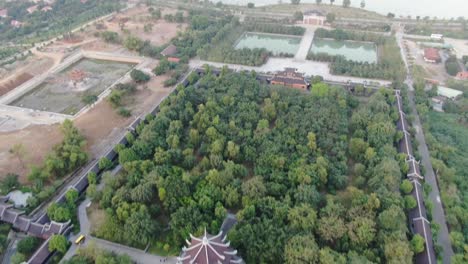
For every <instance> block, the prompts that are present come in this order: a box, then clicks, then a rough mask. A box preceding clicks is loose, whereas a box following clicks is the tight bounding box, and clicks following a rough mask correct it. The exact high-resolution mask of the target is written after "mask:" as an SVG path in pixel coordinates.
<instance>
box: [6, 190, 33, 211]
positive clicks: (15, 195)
mask: <svg viewBox="0 0 468 264" xmlns="http://www.w3.org/2000/svg"><path fill="white" fill-rule="evenodd" d="M31 196H32V194H31V193H30V192H28V193H23V192H22V191H20V190H16V191H12V192H10V193H9V194H7V198H8V199H9V200H10V201H12V202H13V204H14V205H15V207H16V208H22V207H25V206H27V205H28V198H29V197H31Z"/></svg>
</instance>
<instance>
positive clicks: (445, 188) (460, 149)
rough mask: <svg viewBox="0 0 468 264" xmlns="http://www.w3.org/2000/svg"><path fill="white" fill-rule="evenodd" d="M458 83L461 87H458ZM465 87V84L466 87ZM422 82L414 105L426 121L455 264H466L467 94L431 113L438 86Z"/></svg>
mask: <svg viewBox="0 0 468 264" xmlns="http://www.w3.org/2000/svg"><path fill="white" fill-rule="evenodd" d="M448 84H449V86H450V87H454V88H458V89H461V90H464V91H467V88H468V87H464V86H463V83H454V82H449V83H448ZM457 84H458V85H457ZM465 85H466V84H465ZM424 88H425V85H424V83H423V82H421V83H417V85H416V86H415V102H416V104H417V105H416V107H417V110H418V113H419V115H420V117H421V120H422V121H423V127H424V135H425V137H426V141H427V145H428V146H429V150H430V154H431V163H432V166H433V168H434V171H435V172H437V179H438V185H439V188H440V193H441V199H442V202H443V204H444V210H445V216H446V220H447V224H448V227H449V231H450V240H451V242H452V247H453V249H454V251H455V256H454V257H453V258H452V263H455V264H461V263H466V261H467V258H466V255H467V252H468V232H467V230H468V218H467V215H468V206H467V203H466V202H465V201H466V200H467V199H468V194H467V192H466V191H464V190H466V188H468V180H467V179H468V173H467V172H468V167H467V164H468V155H467V153H468V144H467V141H466V138H468V130H467V128H466V124H468V121H467V120H468V119H467V118H466V117H467V116H468V115H467V111H466V107H465V106H466V104H467V96H466V92H465V95H464V97H463V98H461V99H460V101H459V102H447V103H446V104H445V105H444V109H445V111H446V113H439V112H435V111H431V110H430V109H431V102H430V97H433V96H435V95H437V87H433V89H431V90H430V91H427V92H426V91H425V89H424Z"/></svg>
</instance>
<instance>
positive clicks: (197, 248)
mask: <svg viewBox="0 0 468 264" xmlns="http://www.w3.org/2000/svg"><path fill="white" fill-rule="evenodd" d="M190 238H191V241H186V242H187V246H188V247H183V248H182V253H181V256H180V257H178V258H177V260H178V261H177V263H179V264H228V263H232V264H234V263H244V262H243V260H242V259H241V258H240V257H238V256H237V250H234V249H232V248H231V247H230V246H229V244H230V243H229V242H226V236H223V232H219V234H218V235H216V236H212V235H209V234H207V233H206V230H205V234H204V235H203V237H201V238H197V237H194V236H192V235H190Z"/></svg>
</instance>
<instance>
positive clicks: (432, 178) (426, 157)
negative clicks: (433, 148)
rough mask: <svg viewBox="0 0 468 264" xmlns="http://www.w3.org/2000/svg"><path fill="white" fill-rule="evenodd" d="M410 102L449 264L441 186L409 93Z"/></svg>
mask: <svg viewBox="0 0 468 264" xmlns="http://www.w3.org/2000/svg"><path fill="white" fill-rule="evenodd" d="M411 84H412V83H411ZM409 101H410V106H411V111H412V113H413V116H414V120H413V127H414V128H415V130H416V135H415V137H416V141H417V142H418V146H419V147H418V152H419V155H420V156H421V165H422V166H424V169H425V175H424V179H425V181H426V183H427V184H429V185H430V186H431V188H432V192H431V193H430V194H429V200H430V201H431V202H432V204H433V205H434V207H433V208H432V221H433V222H435V223H437V224H438V225H439V227H440V229H439V232H438V236H437V243H438V244H440V245H441V246H442V248H443V252H442V253H443V263H444V264H449V263H450V259H451V257H452V256H453V249H452V244H451V242H450V235H449V231H448V227H447V222H446V218H445V213H444V209H443V206H442V201H441V199H440V193H439V186H438V185H437V180H436V176H435V173H434V168H432V164H431V156H430V153H429V150H428V148H427V144H426V139H425V137H424V131H423V129H422V125H421V120H420V119H419V115H418V113H417V110H416V104H415V103H414V95H413V93H411V92H410V93H409Z"/></svg>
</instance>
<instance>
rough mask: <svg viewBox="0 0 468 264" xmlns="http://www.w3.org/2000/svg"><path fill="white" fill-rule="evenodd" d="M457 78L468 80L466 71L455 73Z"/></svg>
mask: <svg viewBox="0 0 468 264" xmlns="http://www.w3.org/2000/svg"><path fill="white" fill-rule="evenodd" d="M456 78H457V79H459V80H468V71H462V72H459V73H457V77H456Z"/></svg>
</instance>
